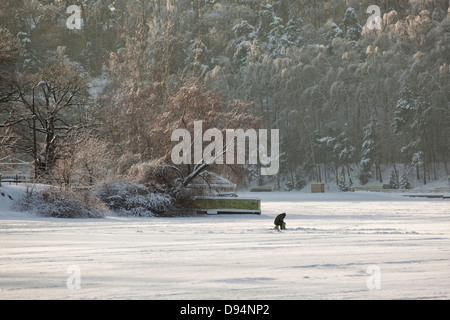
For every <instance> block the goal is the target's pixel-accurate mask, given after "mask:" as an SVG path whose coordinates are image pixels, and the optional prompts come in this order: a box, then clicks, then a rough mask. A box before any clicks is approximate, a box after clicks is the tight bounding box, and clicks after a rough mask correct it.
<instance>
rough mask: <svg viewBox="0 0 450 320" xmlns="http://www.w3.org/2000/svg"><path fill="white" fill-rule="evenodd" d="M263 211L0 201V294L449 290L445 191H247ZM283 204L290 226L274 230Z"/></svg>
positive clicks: (257, 295) (318, 295) (350, 295)
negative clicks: (114, 212) (82, 214)
mask: <svg viewBox="0 0 450 320" xmlns="http://www.w3.org/2000/svg"><path fill="white" fill-rule="evenodd" d="M245 196H259V197H261V199H262V211H263V213H262V215H261V216H257V215H218V216H204V217H198V218H133V217H115V216H108V217H106V218H104V219H95V220H78V219H75V220H67V219H55V218H42V217H36V216H32V215H30V214H26V213H16V212H12V211H8V210H3V212H0V299H269V300H272V299H273V300H274V299H449V298H450V200H444V199H425V198H406V197H403V196H402V195H401V194H381V193H363V192H355V193H325V194H309V193H270V194H269V193H267V194H263V193H260V194H245ZM281 212H286V213H287V217H286V220H285V221H286V223H287V228H288V229H287V230H285V231H283V232H277V231H272V230H270V228H271V227H272V226H273V219H274V217H275V215H276V214H278V213H281Z"/></svg>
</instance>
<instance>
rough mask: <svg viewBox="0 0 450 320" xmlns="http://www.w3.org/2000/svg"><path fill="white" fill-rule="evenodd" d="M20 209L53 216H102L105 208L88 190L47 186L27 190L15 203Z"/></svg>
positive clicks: (105, 210)
mask: <svg viewBox="0 0 450 320" xmlns="http://www.w3.org/2000/svg"><path fill="white" fill-rule="evenodd" d="M16 207H17V208H18V209H20V210H21V211H30V212H33V213H36V214H39V215H42V216H45V217H54V218H102V217H104V215H105V213H106V212H107V208H106V207H105V206H104V204H103V203H102V202H101V201H99V200H98V199H97V198H95V197H93V196H92V195H91V194H90V193H89V192H88V191H78V192H76V191H70V190H63V189H59V188H48V189H43V190H38V191H34V192H28V193H27V194H26V195H25V196H24V197H23V198H22V199H20V200H19V201H18V202H17V203H16Z"/></svg>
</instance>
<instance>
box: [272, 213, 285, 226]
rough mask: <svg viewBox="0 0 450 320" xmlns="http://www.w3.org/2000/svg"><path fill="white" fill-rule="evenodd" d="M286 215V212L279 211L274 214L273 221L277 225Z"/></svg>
mask: <svg viewBox="0 0 450 320" xmlns="http://www.w3.org/2000/svg"><path fill="white" fill-rule="evenodd" d="M285 217H286V213H280V214H279V215H277V216H276V218H275V221H274V222H273V223H274V224H275V225H277V226H279V225H281V224H282V223H283V222H284V218H285Z"/></svg>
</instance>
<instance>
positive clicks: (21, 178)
mask: <svg viewBox="0 0 450 320" xmlns="http://www.w3.org/2000/svg"><path fill="white" fill-rule="evenodd" d="M30 181H31V179H30V175H29V174H1V173H0V186H1V185H2V182H9V184H11V183H15V184H16V185H17V184H18V183H26V182H30Z"/></svg>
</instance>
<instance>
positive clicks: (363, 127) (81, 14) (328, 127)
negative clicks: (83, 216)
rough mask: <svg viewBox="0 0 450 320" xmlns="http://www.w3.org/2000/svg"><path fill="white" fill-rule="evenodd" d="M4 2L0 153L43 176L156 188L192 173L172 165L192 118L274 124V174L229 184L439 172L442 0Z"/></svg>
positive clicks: (446, 111)
mask: <svg viewBox="0 0 450 320" xmlns="http://www.w3.org/2000/svg"><path fill="white" fill-rule="evenodd" d="M0 3H1V5H0V143H1V147H0V158H1V157H4V156H6V155H15V156H17V157H20V158H26V159H28V160H29V161H33V162H35V164H36V168H35V174H36V176H37V177H39V178H40V179H42V181H44V180H45V181H51V182H52V183H54V184H58V185H65V186H68V185H77V186H80V185H83V186H92V185H95V184H98V183H103V182H105V181H118V180H126V179H128V180H130V181H134V182H138V183H140V182H145V183H146V184H147V185H149V183H150V182H151V183H150V184H151V190H152V191H153V192H160V193H165V192H166V191H167V190H165V189H164V187H163V186H165V185H167V184H168V185H170V183H172V182H171V181H173V180H174V179H172V178H173V177H177V176H178V175H179V176H181V177H183V178H186V177H188V176H189V174H191V173H192V172H193V171H194V170H195V168H194V166H191V165H179V166H174V165H173V164H172V163H171V161H170V152H171V150H172V148H173V146H174V145H175V143H174V142H171V140H170V139H171V133H172V132H173V131H174V130H175V129H177V128H185V129H188V130H190V131H192V126H193V121H195V120H202V121H203V126H204V128H219V129H221V130H225V129H226V128H242V129H247V128H255V129H257V128H265V129H279V132H280V170H279V172H278V174H277V175H275V176H268V177H264V176H260V175H259V172H260V171H259V170H257V169H258V168H256V167H257V166H256V165H216V166H214V167H213V168H211V170H216V171H218V172H220V173H222V174H223V175H224V176H226V177H228V178H229V179H230V180H231V181H233V182H235V183H237V184H238V185H239V186H244V187H248V186H249V185H257V184H260V185H262V184H271V185H273V186H274V187H275V188H276V189H279V190H285V189H292V188H296V189H300V188H301V187H302V186H303V185H305V183H306V182H308V181H317V182H325V183H333V184H335V185H339V186H340V187H341V188H342V189H343V190H345V189H346V188H348V187H350V186H351V185H353V184H359V185H364V184H366V183H368V182H369V181H376V182H378V183H383V184H384V183H390V182H392V177H390V176H389V172H391V170H392V172H393V173H394V176H395V177H396V178H397V180H398V181H397V183H398V186H399V185H400V184H402V186H403V187H405V186H407V185H408V179H412V178H414V180H415V181H420V182H421V183H422V184H426V183H429V182H430V181H435V180H438V179H441V178H442V177H443V176H447V175H448V174H450V103H449V100H450V81H449V80H450V47H449V44H450V42H449V39H450V38H449V37H450V16H449V13H450V11H449V10H450V9H449V3H448V1H447V0H427V1H416V0H399V1H394V0H326V1H316V0H265V1H262V0H84V1H74V0H39V1H38V0H33V1H32V0H19V1H18V0H0ZM71 5H76V6H77V7H78V8H79V9H80V11H75V12H74V11H71V10H68V8H69V7H70V6H71ZM372 5H377V6H378V7H379V8H380V17H381V21H379V28H369V27H368V25H367V22H368V21H369V20H370V18H371V16H372V14H373V12H372V11H368V10H367V9H368V8H369V7H370V6H372ZM74 17H75V18H74ZM71 19H78V20H77V21H75V22H77V23H78V25H76V24H72V25H71V24H70V23H72V22H73V21H72V20H71ZM81 19H82V22H80V21H81ZM394 180H395V179H394ZM168 181H169V182H168ZM184 181H186V180H184ZM398 186H397V187H398Z"/></svg>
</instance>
